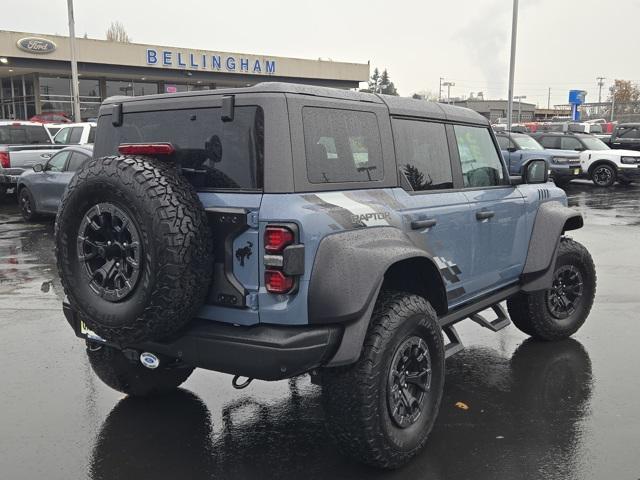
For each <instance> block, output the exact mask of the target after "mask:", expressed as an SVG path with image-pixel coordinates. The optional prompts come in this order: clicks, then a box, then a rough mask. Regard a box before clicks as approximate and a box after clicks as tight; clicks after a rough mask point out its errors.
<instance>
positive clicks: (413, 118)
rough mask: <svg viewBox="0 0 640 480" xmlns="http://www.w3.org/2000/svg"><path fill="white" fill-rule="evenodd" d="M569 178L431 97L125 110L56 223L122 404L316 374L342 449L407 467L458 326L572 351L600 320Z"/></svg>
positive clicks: (273, 89)
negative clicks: (213, 383)
mask: <svg viewBox="0 0 640 480" xmlns="http://www.w3.org/2000/svg"><path fill="white" fill-rule="evenodd" d="M548 170H549V169H548V165H547V164H546V162H545V161H544V160H539V159H532V160H530V161H529V162H527V163H526V164H525V165H524V167H523V169H522V175H521V176H517V177H514V176H509V173H508V170H507V168H506V165H505V163H504V161H503V159H502V156H501V155H500V149H499V146H498V143H497V141H496V138H495V136H494V134H493V133H492V130H491V128H490V126H489V124H488V122H487V120H486V119H485V118H483V117H482V116H480V115H478V114H476V113H474V112H472V111H470V110H467V109H463V108H457V107H451V106H447V105H441V104H437V103H431V102H425V101H420V100H412V99H405V98H398V97H390V96H384V95H374V94H366V93H359V92H353V91H342V90H334V89H329V88H321V87H311V86H302V85H289V84H282V83H263V84H258V85H255V86H253V87H249V88H242V89H229V90H213V91H198V92H189V93H180V94H169V95H153V96H146V97H135V98H123V97H113V98H110V99H108V100H106V101H105V102H104V104H103V105H102V106H101V108H100V113H99V119H98V129H97V136H96V144H95V150H94V158H93V159H91V160H89V161H87V162H86V163H85V164H84V165H83V167H82V168H81V169H80V170H79V171H78V172H77V174H76V175H75V177H74V178H73V179H72V181H71V182H70V184H69V187H68V189H67V190H66V192H65V195H64V198H63V200H62V205H61V208H60V210H59V212H58V216H57V220H56V231H55V236H56V253H57V262H58V269H59V273H60V276H61V279H62V282H63V285H64V288H65V293H66V296H67V301H65V303H64V306H63V307H64V312H65V315H66V318H67V320H68V321H69V323H70V324H71V326H72V327H73V329H74V331H75V334H76V335H77V336H78V337H81V338H83V339H85V341H86V344H87V354H88V357H89V360H90V363H91V365H92V367H93V369H94V371H95V373H96V374H97V375H98V377H100V379H101V380H103V381H104V382H105V383H106V384H107V385H109V386H110V387H112V388H114V389H116V390H119V391H121V392H124V393H126V394H129V395H139V396H144V395H152V394H157V393H161V392H163V391H166V390H169V389H174V388H176V387H178V386H179V385H180V384H181V383H182V382H184V381H185V380H186V379H187V377H189V375H190V374H191V372H192V371H193V370H194V369H195V368H204V369H209V370H216V371H219V372H225V373H229V374H232V375H234V378H233V384H234V386H235V387H236V388H242V387H244V386H246V385H247V384H248V383H249V382H250V381H251V379H261V380H279V379H284V378H290V377H294V376H298V375H302V374H305V373H309V374H310V375H311V378H312V381H313V382H314V383H317V384H319V385H321V388H322V396H323V403H324V406H325V412H326V419H327V424H328V427H329V432H330V434H331V436H332V437H334V438H335V440H336V441H337V443H338V445H339V447H340V449H341V450H342V451H344V452H347V453H349V454H350V455H352V456H354V457H355V458H357V459H359V460H361V461H363V462H365V463H368V464H370V465H375V466H379V467H384V468H393V467H397V466H400V465H402V464H403V463H406V462H407V461H408V460H409V459H410V458H411V457H412V456H414V455H415V454H416V453H417V452H418V451H419V450H420V449H421V448H422V447H423V446H424V445H425V443H426V441H427V437H428V435H429V432H430V431H431V429H432V427H433V425H434V422H435V419H436V416H437V413H438V409H439V407H440V401H441V397H442V392H443V387H444V372H445V369H444V367H445V358H446V357H448V356H450V355H452V354H454V353H456V352H457V351H459V350H460V349H461V348H462V344H461V342H460V337H459V336H458V334H457V333H456V330H455V327H454V326H455V324H456V323H457V322H460V321H462V320H464V319H470V320H472V321H475V322H476V323H478V324H480V325H482V326H484V327H486V328H488V329H490V330H493V331H497V330H500V329H501V328H504V327H505V326H507V325H508V324H509V323H510V320H509V317H510V319H511V321H513V323H514V324H515V326H516V327H517V328H519V329H520V330H522V331H523V332H525V333H526V334H528V335H530V336H532V337H535V338H539V339H542V340H548V341H550V340H558V339H563V338H566V337H568V336H570V335H572V334H573V333H575V332H576V331H577V330H578V329H579V328H580V326H581V325H582V324H583V323H584V321H585V319H586V317H587V316H588V314H589V311H590V309H591V305H592V303H593V298H594V294H595V288H596V274H595V268H594V264H593V261H592V260H591V257H590V255H589V253H588V251H587V250H586V249H585V248H584V247H583V246H582V245H580V244H578V243H577V242H575V241H573V240H571V239H569V238H567V237H565V232H567V231H569V230H573V229H577V228H580V227H582V224H583V222H582V218H581V216H580V214H579V213H577V212H575V211H573V210H571V209H569V208H567V200H566V197H565V194H564V192H563V191H562V190H560V189H559V188H557V187H556V186H555V185H554V184H553V182H550V181H548ZM505 300H506V305H507V309H508V314H507V312H506V311H505V309H504V308H503V307H502V306H501V302H503V301H505ZM485 310H493V313H494V314H495V317H496V318H490V317H487V316H486V314H481V312H483V311H485Z"/></svg>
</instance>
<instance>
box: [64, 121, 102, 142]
mask: <svg viewBox="0 0 640 480" xmlns="http://www.w3.org/2000/svg"><path fill="white" fill-rule="evenodd" d="M95 138H96V124H95V122H83V123H67V124H65V125H64V126H63V127H62V128H61V129H60V130H58V132H57V133H56V134H55V135H54V137H53V143H54V144H56V145H84V144H87V143H94V142H95Z"/></svg>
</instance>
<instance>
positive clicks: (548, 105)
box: [547, 87, 551, 115]
mask: <svg viewBox="0 0 640 480" xmlns="http://www.w3.org/2000/svg"><path fill="white" fill-rule="evenodd" d="M547 110H551V87H549V93H548V94H547ZM548 114H549V112H547V115H548Z"/></svg>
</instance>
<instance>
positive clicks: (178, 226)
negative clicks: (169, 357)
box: [55, 156, 213, 345]
mask: <svg viewBox="0 0 640 480" xmlns="http://www.w3.org/2000/svg"><path fill="white" fill-rule="evenodd" d="M55 239H56V256H57V265H58V273H59V275H60V278H61V280H62V285H63V287H64V291H65V294H66V295H67V298H68V300H69V303H70V304H71V306H72V307H73V308H74V309H75V310H76V311H77V312H78V314H79V315H80V318H81V320H83V321H84V322H85V324H86V325H87V326H88V327H89V328H90V329H91V330H93V331H95V332H96V333H97V334H98V335H100V336H101V337H103V338H105V339H106V340H109V341H111V342H114V343H116V344H119V345H127V344H129V345H130V344H134V343H138V342H142V341H151V340H158V339H161V338H162V337H165V336H167V335H170V334H171V333H174V332H176V331H177V330H178V329H180V328H181V327H182V326H184V325H185V324H186V323H187V322H188V321H189V320H190V319H191V318H192V317H193V315H194V314H195V313H196V312H197V310H198V308H199V307H200V306H201V305H202V303H203V301H204V297H205V294H206V292H207V289H208V287H209V284H210V281H211V272H212V263H213V254H212V241H211V232H210V230H209V227H208V225H207V217H206V213H205V211H204V208H203V206H202V203H201V202H200V199H199V198H198V195H197V194H196V192H195V190H194V189H193V187H192V186H191V185H190V184H189V183H188V182H187V180H186V179H185V178H184V177H182V176H181V175H180V174H179V173H178V171H177V169H176V168H175V166H174V165H172V164H171V163H169V162H163V161H160V160H158V159H155V158H151V157H142V156H111V157H103V158H100V159H92V160H90V161H89V162H86V163H85V164H84V165H83V167H82V168H81V170H80V171H79V172H78V173H77V174H76V175H75V176H74V178H73V179H72V180H71V182H70V183H69V186H68V187H67V190H66V191H65V194H64V196H63V198H62V204H61V206H60V210H59V211H58V216H57V218H56V227H55Z"/></svg>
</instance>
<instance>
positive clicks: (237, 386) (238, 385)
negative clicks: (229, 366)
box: [231, 375, 253, 390]
mask: <svg viewBox="0 0 640 480" xmlns="http://www.w3.org/2000/svg"><path fill="white" fill-rule="evenodd" d="M240 378H242V377H240V375H236V376H234V377H233V380H231V385H233V388H235V389H237V390H242V389H243V388H247V387H248V386H249V384H250V383H251V382H253V378H249V377H247V379H246V380H245V381H244V382H242V383H238V380H239V379H240Z"/></svg>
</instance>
